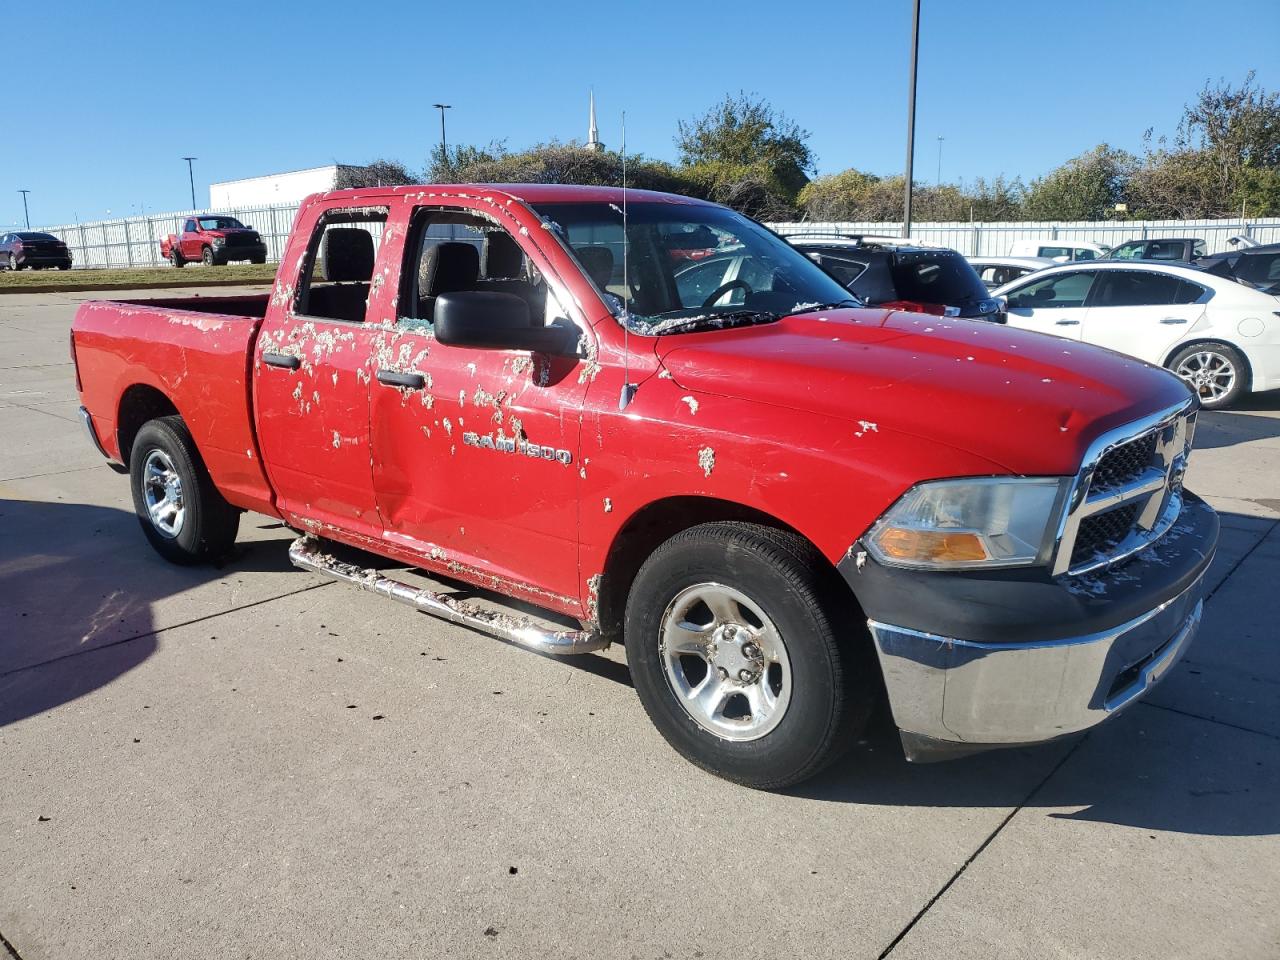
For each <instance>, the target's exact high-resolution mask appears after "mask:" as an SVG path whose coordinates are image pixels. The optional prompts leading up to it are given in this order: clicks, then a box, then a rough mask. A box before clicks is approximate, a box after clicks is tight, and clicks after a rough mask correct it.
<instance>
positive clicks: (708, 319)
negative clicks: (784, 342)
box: [631, 310, 781, 336]
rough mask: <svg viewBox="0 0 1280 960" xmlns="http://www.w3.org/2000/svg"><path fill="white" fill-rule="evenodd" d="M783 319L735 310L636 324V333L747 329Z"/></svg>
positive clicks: (633, 328)
mask: <svg viewBox="0 0 1280 960" xmlns="http://www.w3.org/2000/svg"><path fill="white" fill-rule="evenodd" d="M780 319H781V317H779V316H778V314H776V313H770V312H769V311H768V310H734V311H730V312H726V313H704V314H701V315H699V316H696V317H669V318H667V319H666V320H659V321H658V322H657V323H655V324H652V325H646V324H643V323H635V321H632V323H635V325H634V326H632V327H631V329H632V330H634V331H635V332H636V333H645V334H648V335H649V336H658V335H660V334H664V333H687V332H689V331H691V330H724V329H727V328H729V327H746V326H752V325H754V324H757V323H774V322H775V321H777V320H780Z"/></svg>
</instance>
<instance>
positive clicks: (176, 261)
mask: <svg viewBox="0 0 1280 960" xmlns="http://www.w3.org/2000/svg"><path fill="white" fill-rule="evenodd" d="M169 262H170V263H172V264H173V265H174V267H175V268H180V267H185V266H186V265H187V261H185V260H183V259H182V254H180V253H179V252H178V248H177V247H173V248H172V249H171V250H170V251H169Z"/></svg>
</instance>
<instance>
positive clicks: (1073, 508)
mask: <svg viewBox="0 0 1280 960" xmlns="http://www.w3.org/2000/svg"><path fill="white" fill-rule="evenodd" d="M1194 408H1195V403H1194V401H1192V402H1191V403H1186V404H1179V405H1178V406H1177V407H1174V408H1171V409H1169V410H1165V411H1163V412H1161V413H1159V414H1156V415H1154V416H1152V417H1147V418H1145V419H1144V420H1140V421H1138V422H1136V423H1131V424H1128V425H1127V426H1125V427H1121V428H1119V429H1117V430H1113V431H1111V432H1110V433H1107V434H1104V435H1103V436H1102V437H1100V438H1099V439H1098V440H1097V441H1095V442H1094V443H1093V445H1092V446H1091V447H1090V448H1089V452H1088V454H1087V455H1086V456H1085V461H1084V466H1083V467H1081V469H1080V472H1079V474H1078V475H1077V476H1076V480H1075V484H1074V485H1073V487H1072V491H1071V497H1070V500H1069V502H1068V511H1067V515H1066V518H1065V520H1064V521H1063V524H1062V529H1061V534H1060V537H1059V541H1058V550H1057V555H1056V560H1055V561H1054V567H1053V572H1054V574H1055V575H1057V574H1062V573H1070V574H1079V573H1087V572H1089V571H1091V570H1096V569H1098V568H1100V567H1105V566H1107V565H1109V564H1114V563H1118V562H1119V561H1121V560H1123V559H1125V558H1126V557H1129V556H1132V555H1133V554H1134V553H1136V552H1138V551H1139V550H1141V549H1143V548H1144V547H1146V546H1148V545H1149V544H1151V543H1153V542H1154V541H1156V540H1157V539H1159V538H1160V537H1162V536H1163V535H1164V534H1165V533H1166V532H1167V531H1168V529H1169V527H1170V526H1172V525H1173V521H1174V520H1175V519H1176V518H1177V516H1178V514H1179V513H1180V512H1181V511H1182V475H1183V473H1184V472H1185V471H1186V467H1187V455H1188V454H1189V453H1190V450H1191V438H1192V435H1193V434H1194V432H1195V418H1196V414H1195V409H1194Z"/></svg>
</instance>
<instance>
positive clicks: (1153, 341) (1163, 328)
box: [1083, 268, 1209, 364]
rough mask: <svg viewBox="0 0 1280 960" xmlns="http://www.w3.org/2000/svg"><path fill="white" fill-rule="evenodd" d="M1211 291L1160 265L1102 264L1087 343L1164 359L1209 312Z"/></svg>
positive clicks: (1152, 360)
mask: <svg viewBox="0 0 1280 960" xmlns="http://www.w3.org/2000/svg"><path fill="white" fill-rule="evenodd" d="M1208 295H1209V291H1208V289H1207V288H1205V287H1202V286H1201V285H1200V284H1198V283H1194V282H1192V281H1190V280H1184V279H1183V278H1181V277H1179V276H1176V275H1175V274H1172V273H1159V272H1157V271H1155V270H1142V269H1138V268H1135V269H1132V270H1130V269H1125V270H1100V271H1099V275H1098V279H1097V282H1096V283H1095V284H1094V286H1093V291H1092V293H1091V295H1090V298H1089V310H1088V312H1087V314H1086V315H1085V322H1084V336H1083V339H1084V341H1085V342H1086V343H1096V344H1098V345H1099V346H1103V347H1110V348H1111V349H1112V350H1118V351H1120V352H1121V353H1127V354H1129V355H1131V356H1134V357H1139V358H1141V359H1143V360H1146V361H1147V362H1149V363H1157V364H1158V363H1161V362H1163V360H1164V358H1165V357H1166V356H1167V355H1168V352H1169V348H1170V347H1172V346H1173V345H1174V344H1175V343H1177V342H1178V340H1180V339H1181V338H1182V337H1183V336H1184V335H1185V334H1186V332H1187V331H1188V330H1190V329H1191V328H1192V327H1193V326H1194V325H1195V323H1196V321H1197V320H1199V319H1200V317H1202V316H1203V315H1204V311H1205V301H1206V300H1207V299H1208Z"/></svg>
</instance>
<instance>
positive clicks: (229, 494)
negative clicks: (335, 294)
mask: <svg viewBox="0 0 1280 960" xmlns="http://www.w3.org/2000/svg"><path fill="white" fill-rule="evenodd" d="M268 300H269V297H268V295H267V294H260V295H253V296H232V297H184V298H175V299H155V300H142V299H140V300H117V301H112V300H91V301H89V302H87V303H85V304H83V305H82V306H81V307H80V309H79V310H78V311H77V312H76V317H75V321H74V322H73V323H72V326H71V330H72V338H73V348H74V351H75V356H76V362H77V364H78V371H79V377H80V380H81V382H82V384H83V395H82V397H83V402H84V406H85V409H86V410H87V411H88V414H89V417H90V418H91V420H90V422H91V424H92V426H93V429H94V432H95V433H96V435H97V438H98V440H99V442H100V443H101V444H102V447H103V449H104V450H105V451H106V453H107V456H108V457H110V458H112V459H114V460H116V461H117V462H119V463H122V464H124V465H126V466H127V465H128V457H129V446H130V444H131V443H132V440H133V437H134V435H136V433H137V430H138V428H139V427H140V426H141V425H142V423H144V422H145V421H146V420H148V419H150V418H151V417H155V416H163V415H164V414H166V413H173V412H176V413H178V414H181V415H182V418H183V419H184V420H185V421H186V423H187V425H188V427H189V428H190V430H191V434H192V437H193V438H194V439H195V442H196V445H197V446H198V447H199V450H200V453H201V455H202V456H203V458H204V461H205V464H206V466H207V467H208V468H209V473H210V475H211V476H212V478H213V481H214V483H215V484H216V485H217V487H218V489H219V490H221V491H222V493H223V496H225V497H226V498H227V500H229V501H230V502H232V503H234V504H236V505H237V506H241V507H245V508H246V509H253V510H260V511H265V512H268V513H274V497H273V496H272V493H271V488H270V485H269V484H268V482H267V478H266V475H265V473H264V471H263V468H262V460H261V456H260V454H259V451H258V441H257V435H256V430H255V428H254V416H253V409H252V408H253V400H252V383H253V381H252V377H251V375H250V374H251V366H250V364H251V362H252V356H253V348H254V343H255V341H256V338H257V333H258V328H259V326H260V325H261V323H262V318H263V316H264V315H265V314H266V309H267V303H268Z"/></svg>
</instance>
